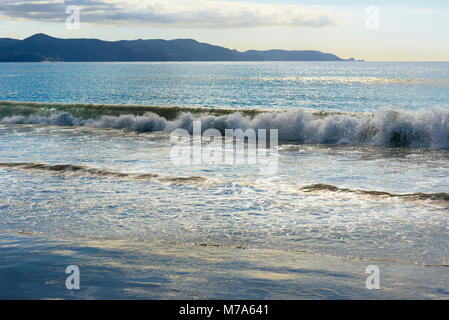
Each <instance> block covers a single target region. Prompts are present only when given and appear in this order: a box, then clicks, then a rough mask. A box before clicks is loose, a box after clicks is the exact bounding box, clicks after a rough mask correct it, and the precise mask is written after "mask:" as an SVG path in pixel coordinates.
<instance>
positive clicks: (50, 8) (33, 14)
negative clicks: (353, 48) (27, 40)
mask: <svg viewBox="0 0 449 320" xmlns="http://www.w3.org/2000/svg"><path fill="white" fill-rule="evenodd" d="M1 1H2V3H1V4H0V12H1V13H2V14H3V15H5V16H7V17H10V18H25V19H30V20H41V21H59V20H60V21H62V20H64V14H65V7H66V6H68V5H78V6H80V8H81V20H82V21H84V22H91V23H113V24H119V23H127V24H133V25H149V26H166V27H189V28H239V27H261V26H282V27H285V26H287V27H324V26H332V25H337V24H339V21H338V18H337V17H336V16H335V15H334V14H332V13H329V12H326V11H322V10H317V9H309V8H305V7H301V6H297V5H275V4H257V3H250V2H226V1H215V0H72V1H62V0H47V1H45V0H40V1H26V2H24V1H11V0H1Z"/></svg>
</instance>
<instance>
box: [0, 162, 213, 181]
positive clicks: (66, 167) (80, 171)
mask: <svg viewBox="0 0 449 320" xmlns="http://www.w3.org/2000/svg"><path fill="white" fill-rule="evenodd" d="M0 167H3V168H11V169H17V170H29V171H43V172H53V173H58V174H63V175H69V176H72V175H89V176H95V177H103V178H116V179H135V180H158V181H162V182H171V183H175V184H177V183H188V182H202V181H204V180H205V178H203V177H197V176H193V177H167V176H161V175H158V174H153V173H145V174H142V173H123V172H115V171H109V170H104V169H96V168H89V167H85V166H79V165H73V164H56V165H51V164H42V163H15V162H7V163H0Z"/></svg>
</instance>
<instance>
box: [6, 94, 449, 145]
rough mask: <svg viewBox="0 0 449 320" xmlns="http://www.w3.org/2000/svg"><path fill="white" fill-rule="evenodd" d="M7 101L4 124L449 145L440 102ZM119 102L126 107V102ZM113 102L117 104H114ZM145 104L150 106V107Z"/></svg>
mask: <svg viewBox="0 0 449 320" xmlns="http://www.w3.org/2000/svg"><path fill="white" fill-rule="evenodd" d="M8 106H9V107H8V108H9V109H8V112H6V111H4V110H3V111H2V104H1V103H0V124H39V125H55V126H89V127H95V128H114V129H125V130H132V131H136V132H154V131H166V132H170V131H172V130H174V129H177V128H183V129H186V130H188V131H189V132H190V133H192V128H193V121H195V120H200V121H201V127H202V130H203V131H204V130H206V129H210V128H215V129H218V130H220V131H221V132H222V133H224V130H225V129H242V130H246V129H255V130H257V129H266V130H269V129H278V130H279V132H278V136H279V140H281V141H294V142H298V143H324V144H358V145H380V146H389V147H416V148H449V110H448V109H443V108H436V107H434V108H431V109H429V110H419V111H406V110H397V109H393V108H387V107H385V108H381V109H379V110H378V111H376V112H375V113H372V114H367V113H359V114H357V113H341V112H336V113H333V112H315V113H313V112H310V111H308V110H305V109H295V110H291V111H285V112H260V111H257V110H252V111H251V112H252V113H250V112H249V111H248V110H246V111H242V110H239V111H238V112H235V110H234V111H233V112H234V113H230V110H228V109H226V112H224V111H223V110H221V111H220V112H224V114H221V115H216V114H214V112H217V110H220V109H206V110H205V109H204V108H198V109H195V111H194V112H192V110H189V109H185V110H184V109H183V108H178V109H176V110H177V111H176V114H177V116H176V117H174V118H173V117H172V116H173V114H171V115H170V117H164V116H163V115H161V112H159V113H160V114H157V113H155V112H146V113H143V114H123V115H117V116H114V115H104V114H100V115H98V114H96V115H95V116H93V115H92V117H81V116H75V115H74V114H72V113H71V112H59V111H61V110H59V109H57V110H56V111H58V112H59V113H58V112H56V113H55V114H49V115H41V114H39V113H37V114H28V115H24V114H12V113H13V110H12V109H14V108H12V109H11V105H8ZM97 107H98V108H100V107H99V106H97ZM115 107H117V108H122V107H123V106H115ZM115 107H114V106H113V108H115ZM86 108H87V107H86ZM135 108H139V107H135ZM141 108H143V110H146V109H145V108H147V107H141ZM148 108H150V107H148ZM151 108H152V107H151ZM154 108H156V107H154ZM19 109H20V108H19ZM100 109H101V108H100ZM159 109H161V110H162V109H164V107H159ZM20 110H21V111H23V110H22V109H20ZM98 110H99V109H98ZM98 110H97V111H98ZM164 110H165V109H164ZM180 110H183V112H180ZM128 111H131V110H128ZM19 113H20V112H19ZM131 113H132V112H131ZM5 114H7V115H5ZM171 118H173V119H171ZM170 119H171V120H170Z"/></svg>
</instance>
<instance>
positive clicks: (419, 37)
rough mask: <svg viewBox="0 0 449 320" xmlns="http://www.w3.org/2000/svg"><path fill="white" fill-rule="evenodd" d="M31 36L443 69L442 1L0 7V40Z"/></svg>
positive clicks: (447, 7) (246, 0) (83, 0)
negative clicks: (196, 44) (303, 53)
mask: <svg viewBox="0 0 449 320" xmlns="http://www.w3.org/2000/svg"><path fill="white" fill-rule="evenodd" d="M69 5H76V6H78V7H79V8H80V19H81V25H80V29H78V30H77V29H67V28H66V25H65V20H66V18H67V14H66V11H65V10H66V7H67V6H69ZM368 6H371V10H368V11H367V7H368ZM372 6H375V7H377V8H378V10H379V11H378V13H379V14H378V15H377V13H376V12H375V11H374V12H373V11H372V10H373V9H372ZM377 17H378V18H379V19H377ZM38 32H43V33H47V34H49V35H52V36H56V37H63V38H78V37H88V38H100V39H104V40H120V39H138V38H142V39H150V38H163V39H175V38H194V39H196V40H198V41H202V42H208V43H213V44H217V45H221V46H225V47H228V48H231V49H238V50H248V49H261V50H262V49H273V48H278V49H291V50H293V49H297V50H320V51H325V52H332V53H335V54H337V55H339V56H341V57H344V58H349V57H355V58H358V59H366V60H371V61H438V60H440V61H442V60H444V61H449V1H447V0H446V1H437V0H428V1H425V2H424V1H417V0H411V1H384V0H377V1H376V0H372V1H363V0H359V1H352V0H342V1H332V0H314V1H313V0H298V1H294V0H277V1H275V0H70V1H64V0H28V1H27V0H21V1H16V0H1V1H0V37H10V38H19V39H23V38H26V37H28V36H30V35H32V34H34V33H38Z"/></svg>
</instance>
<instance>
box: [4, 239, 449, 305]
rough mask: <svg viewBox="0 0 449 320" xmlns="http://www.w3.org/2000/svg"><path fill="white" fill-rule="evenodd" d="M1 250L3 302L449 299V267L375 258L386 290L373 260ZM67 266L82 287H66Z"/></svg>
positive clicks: (104, 249)
mask: <svg viewBox="0 0 449 320" xmlns="http://www.w3.org/2000/svg"><path fill="white" fill-rule="evenodd" d="M0 252H1V253H2V254H1V255H0V256H1V257H2V259H0V260H3V259H4V261H3V263H2V265H3V267H2V273H1V274H0V281H1V282H2V283H3V284H4V285H3V286H2V288H3V289H2V290H0V297H1V298H3V299H130V298H132V299H195V298H199V299H361V298H363V299H411V298H417V299H429V298H432V299H449V292H448V291H445V289H444V283H445V281H448V280H449V279H444V277H446V278H447V268H445V267H423V266H416V265H403V264H397V263H391V262H380V261H376V262H375V263H376V265H378V266H379V268H380V270H381V289H380V290H368V289H366V288H365V279H366V277H367V276H368V275H367V274H365V268H366V267H367V266H368V265H369V264H372V262H368V261H353V260H347V259H343V258H337V257H329V256H319V255H314V254H310V253H299V252H277V251H273V250H241V249H239V248H232V247H215V246H188V245H182V244H179V245H178V244H172V245H170V244H163V245H161V244H157V243H139V242H135V241H129V240H88V239H84V240H83V239H50V238H47V237H43V236H31V235H25V234H19V233H16V232H0ZM68 265H77V266H79V269H80V275H81V285H80V287H81V289H80V290H74V291H70V290H68V289H66V288H65V279H66V277H67V275H66V274H65V272H64V271H65V268H66V267H67V266H68ZM418 275H419V277H418ZM442 277H443V278H442Z"/></svg>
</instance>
